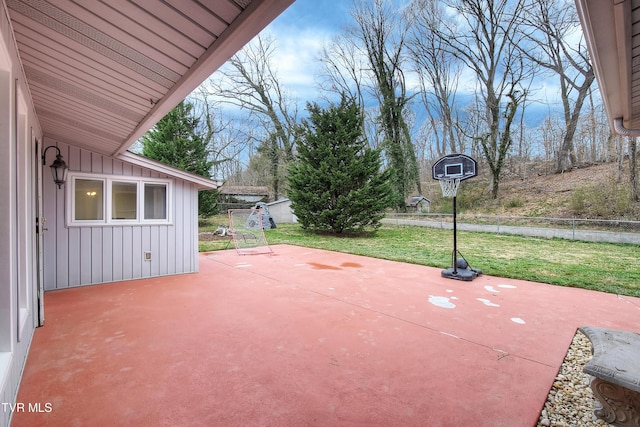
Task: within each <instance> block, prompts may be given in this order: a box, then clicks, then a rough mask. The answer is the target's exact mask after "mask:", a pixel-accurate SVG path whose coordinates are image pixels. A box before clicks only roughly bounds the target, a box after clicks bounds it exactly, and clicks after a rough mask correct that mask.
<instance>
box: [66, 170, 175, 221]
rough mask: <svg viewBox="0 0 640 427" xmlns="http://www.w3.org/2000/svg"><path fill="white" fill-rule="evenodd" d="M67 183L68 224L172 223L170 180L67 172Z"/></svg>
mask: <svg viewBox="0 0 640 427" xmlns="http://www.w3.org/2000/svg"><path fill="white" fill-rule="evenodd" d="M68 182H70V184H71V185H69V186H68V187H69V188H70V190H69V191H70V195H71V197H69V200H70V202H69V203H70V206H69V209H68V210H67V212H69V215H68V218H67V223H68V225H70V226H81V225H97V224H98V225H118V224H145V223H156V224H158V223H159V224H168V223H170V222H171V218H170V215H169V212H170V209H169V207H170V204H169V200H170V197H169V196H170V189H171V181H169V180H164V179H155V178H142V177H140V178H138V177H127V178H126V179H124V178H123V177H108V176H96V175H93V174H82V173H70V174H69V180H68ZM107 213H108V214H107Z"/></svg>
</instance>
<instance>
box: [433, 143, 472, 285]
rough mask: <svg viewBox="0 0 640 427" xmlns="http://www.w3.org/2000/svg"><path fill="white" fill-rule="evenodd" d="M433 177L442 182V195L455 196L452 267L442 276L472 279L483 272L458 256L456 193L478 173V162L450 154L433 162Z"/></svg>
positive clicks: (470, 158)
mask: <svg viewBox="0 0 640 427" xmlns="http://www.w3.org/2000/svg"><path fill="white" fill-rule="evenodd" d="M431 172H432V177H433V179H435V180H438V181H439V182H440V188H441V189H442V197H447V198H453V252H452V254H451V262H452V267H451V268H448V269H446V270H442V277H447V278H450V279H457V280H466V281H470V280H473V279H475V278H476V277H477V276H479V275H481V274H482V271H481V270H478V269H475V268H471V267H470V266H469V263H468V262H467V260H466V259H464V257H463V256H462V254H460V257H461V258H458V254H459V251H458V236H457V224H456V216H457V212H456V210H457V207H456V195H457V194H458V187H459V186H460V183H461V182H462V181H464V180H465V179H469V178H473V177H475V176H477V175H478V163H477V162H476V161H475V159H473V158H472V157H469V156H467V155H466V154H449V155H447V156H444V157H442V158H440V159H439V160H438V161H436V162H435V163H434V164H433V167H432V169H431Z"/></svg>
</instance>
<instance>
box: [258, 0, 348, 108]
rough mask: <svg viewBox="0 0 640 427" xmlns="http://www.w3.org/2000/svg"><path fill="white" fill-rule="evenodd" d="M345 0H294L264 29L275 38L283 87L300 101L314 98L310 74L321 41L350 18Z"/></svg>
mask: <svg viewBox="0 0 640 427" xmlns="http://www.w3.org/2000/svg"><path fill="white" fill-rule="evenodd" d="M350 6H351V1H348V0H296V1H295V2H294V3H293V4H292V5H291V6H289V8H288V9H287V10H285V11H284V12H283V13H282V14H281V15H280V16H279V17H278V18H276V19H275V20H274V21H273V22H272V23H271V24H270V25H269V26H268V27H267V28H266V29H265V30H264V31H266V32H269V33H271V34H273V35H274V37H275V39H276V40H277V46H278V47H277V56H276V62H275V64H276V67H277V72H278V76H279V77H280V79H281V82H282V83H283V85H284V87H285V88H287V89H288V90H289V91H291V94H292V95H293V96H294V97H296V98H299V99H300V100H301V101H302V102H303V103H306V102H307V101H311V100H314V99H315V98H317V95H318V91H317V90H316V84H315V81H314V75H315V74H317V73H318V70H319V68H320V65H319V63H318V61H317V58H318V56H319V54H320V52H321V49H322V47H323V45H325V44H326V43H328V42H329V41H330V40H331V38H332V37H333V36H334V35H336V34H337V33H339V32H340V31H341V29H342V28H344V26H345V25H347V24H348V23H349V21H350V17H349V8H350Z"/></svg>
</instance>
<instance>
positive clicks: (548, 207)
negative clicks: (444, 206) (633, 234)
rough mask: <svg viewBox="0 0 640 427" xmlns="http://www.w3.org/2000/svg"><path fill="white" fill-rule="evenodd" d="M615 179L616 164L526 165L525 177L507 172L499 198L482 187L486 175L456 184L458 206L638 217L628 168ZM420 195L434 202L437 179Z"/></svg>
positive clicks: (501, 211)
mask: <svg viewBox="0 0 640 427" xmlns="http://www.w3.org/2000/svg"><path fill="white" fill-rule="evenodd" d="M624 166H625V167H624V168H623V172H622V176H621V179H620V181H619V182H618V181H617V164H616V163H615V162H612V163H603V164H596V165H592V166H586V167H581V168H576V169H573V170H572V171H570V172H565V173H562V174H554V173H540V172H537V170H542V169H544V168H543V167H540V166H536V165H530V166H529V167H528V171H527V173H526V178H524V177H523V176H522V175H525V174H522V173H520V174H517V173H515V172H514V171H513V170H507V171H506V172H505V174H504V177H503V181H502V182H501V184H500V193H499V197H498V200H492V199H491V197H490V194H489V192H488V191H487V184H488V177H487V173H486V172H485V173H484V174H482V173H481V174H480V175H479V176H478V177H477V178H475V179H473V180H467V181H465V182H463V183H462V184H461V189H460V191H459V194H458V206H459V207H461V208H462V211H463V212H464V213H472V214H491V215H508V216H532V217H554V218H572V217H579V218H599V219H627V220H638V219H640V203H638V202H633V203H632V202H631V201H630V197H629V183H628V181H629V176H628V168H627V167H626V162H625V165H624ZM426 184H427V188H425V194H428V195H427V197H429V198H431V200H432V201H433V202H434V204H435V206H434V207H435V209H436V211H437V210H438V204H439V201H440V200H441V197H442V194H441V190H440V187H439V185H438V184H437V182H435V181H434V182H429V183H426Z"/></svg>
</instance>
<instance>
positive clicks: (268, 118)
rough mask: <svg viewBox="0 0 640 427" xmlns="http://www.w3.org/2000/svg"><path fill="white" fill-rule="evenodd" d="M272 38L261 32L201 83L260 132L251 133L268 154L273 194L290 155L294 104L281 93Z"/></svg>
mask: <svg viewBox="0 0 640 427" xmlns="http://www.w3.org/2000/svg"><path fill="white" fill-rule="evenodd" d="M275 49H276V44H275V41H274V39H273V38H272V37H271V36H269V35H266V36H265V35H261V36H258V37H257V38H255V39H254V40H253V41H252V42H250V43H249V44H248V45H247V46H245V47H244V48H243V49H242V50H241V51H240V52H239V53H238V54H236V55H235V56H233V57H232V58H231V59H230V60H229V61H228V62H227V64H226V66H225V67H223V68H222V69H221V70H220V71H219V72H218V73H215V74H214V75H213V76H212V77H210V78H209V79H208V80H207V83H206V84H204V85H203V86H204V87H205V88H208V90H210V93H211V94H213V95H215V96H216V97H217V98H218V99H219V101H220V102H221V103H226V104H229V105H233V106H236V107H239V108H240V110H241V111H244V112H247V113H248V114H249V118H250V120H253V121H254V122H255V127H259V128H261V129H262V133H260V134H258V133H256V134H253V135H251V136H252V137H254V138H256V140H257V143H258V145H259V146H260V149H261V151H260V152H261V153H262V154H263V155H265V156H267V157H268V158H269V165H270V166H269V169H270V175H271V186H272V190H273V193H274V197H275V198H278V197H279V196H280V194H281V193H284V191H283V188H282V187H283V181H284V178H283V170H284V167H283V165H284V164H286V163H287V162H288V161H290V160H291V159H292V158H293V144H294V132H295V125H296V121H297V107H296V105H295V103H293V102H291V100H290V99H289V97H288V96H287V94H286V93H285V91H284V89H283V87H282V85H281V84H280V80H279V79H278V76H277V73H276V70H275V68H274V66H273V64H272V57H273V54H274V52H275Z"/></svg>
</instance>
